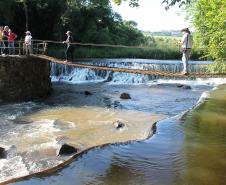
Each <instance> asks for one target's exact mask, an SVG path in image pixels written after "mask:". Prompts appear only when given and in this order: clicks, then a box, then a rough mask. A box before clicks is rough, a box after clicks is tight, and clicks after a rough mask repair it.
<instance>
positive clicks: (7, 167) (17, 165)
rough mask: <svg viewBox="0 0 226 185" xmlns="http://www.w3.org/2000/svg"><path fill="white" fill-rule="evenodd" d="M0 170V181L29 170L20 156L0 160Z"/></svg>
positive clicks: (26, 173)
mask: <svg viewBox="0 0 226 185" xmlns="http://www.w3.org/2000/svg"><path fill="white" fill-rule="evenodd" d="M0 172H1V173H0V183H1V182H4V181H7V180H9V179H12V178H16V177H21V176H25V175H28V174H29V171H28V169H27V167H26V165H25V164H24V162H23V160H22V157H20V156H16V157H13V158H11V159H7V160H6V159H2V160H0Z"/></svg>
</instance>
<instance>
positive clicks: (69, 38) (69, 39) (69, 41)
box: [63, 31, 74, 62]
mask: <svg viewBox="0 0 226 185" xmlns="http://www.w3.org/2000/svg"><path fill="white" fill-rule="evenodd" d="M66 35H67V40H66V41H63V43H64V44H67V50H66V52H65V54H66V60H65V62H70V60H69V58H70V57H71V61H72V62H73V60H74V47H73V45H72V43H73V42H74V39H73V37H72V32H71V31H67V32H66Z"/></svg>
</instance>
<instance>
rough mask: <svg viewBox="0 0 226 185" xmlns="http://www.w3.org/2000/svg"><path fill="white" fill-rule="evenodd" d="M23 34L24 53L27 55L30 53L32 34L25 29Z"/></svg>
mask: <svg viewBox="0 0 226 185" xmlns="http://www.w3.org/2000/svg"><path fill="white" fill-rule="evenodd" d="M25 34H26V36H25V39H24V44H25V51H26V55H28V54H32V45H31V39H32V36H31V32H30V31H26V32H25Z"/></svg>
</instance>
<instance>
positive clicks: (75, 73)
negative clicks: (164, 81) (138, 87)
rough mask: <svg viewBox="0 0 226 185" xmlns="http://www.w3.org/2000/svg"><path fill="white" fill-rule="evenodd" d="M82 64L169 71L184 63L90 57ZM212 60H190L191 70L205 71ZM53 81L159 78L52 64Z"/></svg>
mask: <svg viewBox="0 0 226 185" xmlns="http://www.w3.org/2000/svg"><path fill="white" fill-rule="evenodd" d="M77 62H78V63H81V64H91V65H96V66H105V67H115V68H129V69H143V70H159V71H167V72H173V73H176V72H180V71H182V68H183V65H182V63H181V62H180V61H176V60H148V59H92V60H91V59H88V60H81V61H77ZM209 63H210V62H208V61H205V62H203V61H202V62H199V61H190V62H189V66H188V67H189V71H190V72H197V73H198V72H204V71H206V66H207V64H209ZM51 77H52V81H64V82H68V83H84V82H101V81H102V82H111V83H132V84H140V83H146V82H148V81H150V80H155V79H159V78H160V77H159V76H156V75H142V74H130V73H119V72H111V71H103V70H92V69H88V68H75V67H71V66H68V65H60V64H55V63H52V64H51Z"/></svg>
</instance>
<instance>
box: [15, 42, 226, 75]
mask: <svg viewBox="0 0 226 185" xmlns="http://www.w3.org/2000/svg"><path fill="white" fill-rule="evenodd" d="M33 42H35V43H33V54H31V56H32V57H37V58H40V59H43V60H44V61H46V62H51V63H56V64H60V65H67V66H72V67H75V68H89V69H92V70H105V71H113V72H121V73H133V74H143V75H155V76H159V77H169V78H226V72H225V73H207V72H195V73H194V72H192V73H189V74H186V75H184V74H182V73H179V72H176V73H175V72H169V71H160V70H146V69H131V68H117V67H106V66H96V65H91V64H85V63H77V62H70V63H69V62H64V61H63V60H61V59H58V58H55V57H51V56H48V55H46V53H47V52H46V51H47V45H48V43H55V44H62V42H58V41H48V40H46V41H42V40H34V41H33ZM72 44H74V45H81V46H96V47H114V48H115V47H118V48H143V49H147V48H148V47H143V46H124V45H108V44H93V43H78V42H75V43H72ZM15 49H16V50H17V51H18V54H19V55H24V54H25V49H24V44H23V41H18V46H17V47H15Z"/></svg>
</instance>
